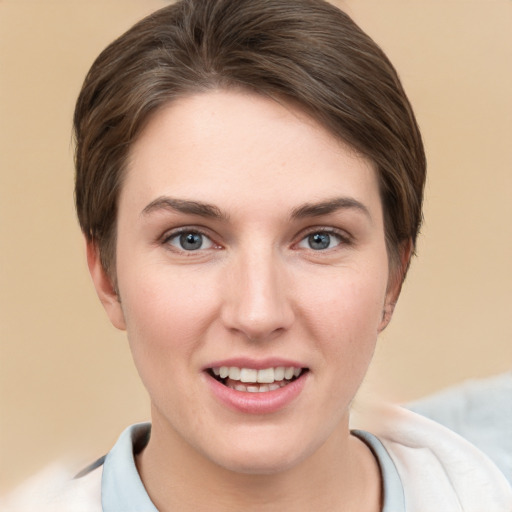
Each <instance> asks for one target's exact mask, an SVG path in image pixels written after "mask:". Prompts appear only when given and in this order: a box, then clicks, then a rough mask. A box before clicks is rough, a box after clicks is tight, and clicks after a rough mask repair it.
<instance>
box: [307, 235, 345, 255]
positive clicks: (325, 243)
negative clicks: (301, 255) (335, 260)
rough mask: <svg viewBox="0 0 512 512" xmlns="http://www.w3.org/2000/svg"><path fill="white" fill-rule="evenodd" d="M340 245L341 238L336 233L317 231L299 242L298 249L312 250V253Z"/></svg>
mask: <svg viewBox="0 0 512 512" xmlns="http://www.w3.org/2000/svg"><path fill="white" fill-rule="evenodd" d="M340 243H341V237H340V236H339V235H337V234H336V233H330V232H326V231H317V232H316V233H310V234H309V235H308V236H306V237H304V238H303V239H302V240H301V241H300V242H299V244H298V245H299V247H302V248H304V249H313V250H314V251H324V250H325V249H332V248H333V247H336V246H337V245H339V244H340Z"/></svg>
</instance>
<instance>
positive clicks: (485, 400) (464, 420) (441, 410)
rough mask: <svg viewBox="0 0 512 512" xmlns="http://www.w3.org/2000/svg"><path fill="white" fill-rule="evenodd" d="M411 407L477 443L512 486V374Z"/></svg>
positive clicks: (469, 383)
mask: <svg viewBox="0 0 512 512" xmlns="http://www.w3.org/2000/svg"><path fill="white" fill-rule="evenodd" d="M407 407H408V408H409V409H411V410H412V411H414V412H417V413H419V414H421V415H423V416H426V417H427V418H430V419H432V420H434V421H437V422H438V423H441V424H442V425H444V426H446V427H448V428H449V429H450V430H453V431H454V432H456V433H457V434H459V435H461V436H462V437H464V438H465V439H467V440H468V441H469V442H471V443H472V444H474V445H475V446H476V447H477V448H479V449H480V450H481V451H483V452H484V453H485V454H487V455H488V457H489V458H490V459H491V460H492V461H493V462H494V463H495V464H496V465H497V466H498V468H499V469H500V470H501V471H502V472H503V474H504V475H505V477H506V478H507V479H508V481H509V482H510V483H511V484H512V372H508V373H504V374H501V375H496V376H493V377H488V378H485V379H472V380H468V381H466V382H463V383H462V384H459V385H458V386H454V387H451V388H448V389H446V390H444V391H441V392H439V393H436V394H434V395H431V396H429V397H426V398H423V399H421V400H418V401H416V402H413V403H411V404H408V405H407Z"/></svg>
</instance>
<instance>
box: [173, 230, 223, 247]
mask: <svg viewBox="0 0 512 512" xmlns="http://www.w3.org/2000/svg"><path fill="white" fill-rule="evenodd" d="M166 243H167V244H169V245H172V246H173V247H175V248H176V249H179V250H180V251H187V252H189V251H198V250H200V249H211V248H212V247H213V246H214V243H213V242H212V241H211V240H210V238H208V237H207V236H206V235H204V234H203V233H200V232H199V231H192V230H190V231H181V232H179V233H176V234H171V235H170V236H169V237H168V238H167V239H166Z"/></svg>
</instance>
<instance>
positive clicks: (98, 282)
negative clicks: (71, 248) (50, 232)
mask: <svg viewBox="0 0 512 512" xmlns="http://www.w3.org/2000/svg"><path fill="white" fill-rule="evenodd" d="M85 243H86V247H87V265H88V267H89V272H90V274H91V277H92V281H93V283H94V287H95V288H96V293H97V294H98V297H99V299H100V301H101V303H102V304H103V307H104V308H105V311H106V312H107V315H108V317H109V318H110V321H111V322H112V324H113V325H114V327H117V328H118V329H120V330H123V331H124V330H126V323H125V320H124V314H123V309H122V307H121V301H120V300H119V296H118V293H117V291H116V289H115V286H114V285H113V283H112V279H111V278H110V277H109V276H108V274H107V272H106V271H105V269H104V268H103V265H102V264H101V260H100V252H99V249H98V246H97V245H96V244H95V243H94V242H92V241H89V240H86V241H85Z"/></svg>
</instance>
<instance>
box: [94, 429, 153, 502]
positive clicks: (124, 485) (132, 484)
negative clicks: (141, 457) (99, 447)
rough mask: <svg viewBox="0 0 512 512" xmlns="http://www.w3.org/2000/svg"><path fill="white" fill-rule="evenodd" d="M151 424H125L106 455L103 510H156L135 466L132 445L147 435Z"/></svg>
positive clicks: (102, 499) (102, 494)
mask: <svg viewBox="0 0 512 512" xmlns="http://www.w3.org/2000/svg"><path fill="white" fill-rule="evenodd" d="M150 429H151V425H150V424H149V423H138V424H136V425H132V426H131V427H128V428H127V429H126V430H124V432H123V433H122V434H121V436H120V437H119V439H118V441H117V443H116V444H115V445H114V447H113V448H112V450H110V452H109V453H108V455H107V457H106V458H105V463H104V465H103V476H102V478H101V505H102V507H103V512H121V511H122V512H158V510H157V508H156V507H155V505H153V502H152V501H151V499H150V498H149V496H148V493H147V492H146V489H145V488H144V485H143V483H142V480H141V479H140V476H139V473H138V472H137V467H136V466H135V458H134V446H135V445H136V444H138V443H139V442H140V440H141V439H144V438H147V437H148V434H149V432H150Z"/></svg>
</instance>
